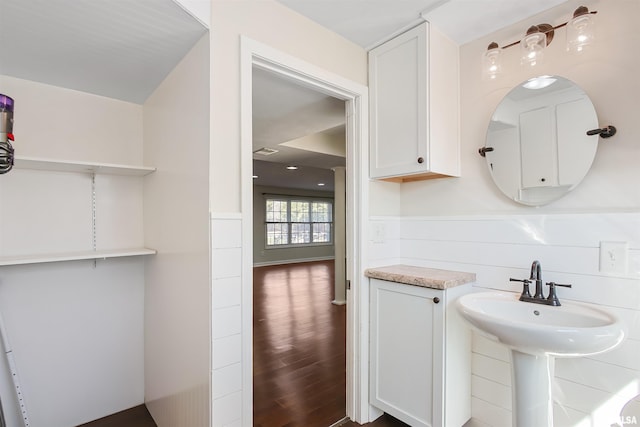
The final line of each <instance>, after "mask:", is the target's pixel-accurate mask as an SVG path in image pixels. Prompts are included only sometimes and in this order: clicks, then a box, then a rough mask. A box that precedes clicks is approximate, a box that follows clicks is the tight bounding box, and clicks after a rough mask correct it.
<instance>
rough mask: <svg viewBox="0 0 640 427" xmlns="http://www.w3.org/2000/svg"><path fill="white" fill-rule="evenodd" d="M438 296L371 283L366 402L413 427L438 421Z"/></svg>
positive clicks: (429, 291)
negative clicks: (368, 368)
mask: <svg viewBox="0 0 640 427" xmlns="http://www.w3.org/2000/svg"><path fill="white" fill-rule="evenodd" d="M443 294H444V292H443V291H438V290H434V289H428V288H421V287H417V286H409V285H403V284H399V283H392V282H386V281H382V280H377V279H372V280H371V312H370V321H371V339H370V357H371V365H370V378H371V383H370V393H369V394H370V399H371V404H372V405H374V406H376V407H377V408H379V409H382V410H383V411H385V412H387V413H389V414H391V415H393V416H394V417H396V418H398V419H400V420H402V421H404V422H406V423H408V424H410V425H412V426H414V427H415V426H421V427H430V426H434V425H438V421H437V420H440V419H442V408H441V407H434V397H435V396H434V393H435V394H436V395H438V394H439V393H440V391H439V390H440V383H441V382H442V366H443V360H442V357H441V355H442V349H443V341H442V340H443V330H444V329H443V328H444V309H443V306H444V301H443V298H444V295H443ZM434 298H438V299H439V301H440V303H435V302H434ZM435 401H436V402H438V401H441V399H439V398H438V399H435Z"/></svg>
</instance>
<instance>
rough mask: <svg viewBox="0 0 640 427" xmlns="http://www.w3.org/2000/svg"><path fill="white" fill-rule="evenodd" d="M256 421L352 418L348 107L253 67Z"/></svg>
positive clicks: (323, 422)
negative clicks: (347, 240)
mask: <svg viewBox="0 0 640 427" xmlns="http://www.w3.org/2000/svg"><path fill="white" fill-rule="evenodd" d="M252 85H253V92H252V119H253V123H252V130H253V138H252V143H253V145H252V152H253V202H254V204H253V221H254V226H253V231H254V233H253V246H254V249H253V265H254V269H253V328H254V329H253V355H254V356H253V381H254V383H253V395H254V405H253V417H254V419H253V425H254V426H258V427H270V426H274V427H279V426H283V425H305V426H309V427H315V426H317V427H327V426H329V425H332V424H334V423H336V422H337V421H339V420H342V419H343V418H344V417H345V416H346V400H347V399H346V306H345V305H344V304H345V303H346V292H345V286H344V284H345V281H346V277H345V274H344V270H345V268H344V267H345V266H346V265H347V263H348V260H347V259H346V255H345V254H346V243H345V238H344V235H345V233H344V224H345V203H344V202H345V186H344V181H345V179H344V176H345V172H346V170H345V166H346V130H345V122H346V115H345V103H344V101H342V100H339V99H337V98H334V97H331V96H329V95H327V94H324V93H321V92H318V91H316V90H313V89H311V88H308V87H305V86H301V85H299V84H297V83H296V81H294V80H292V79H286V78H282V77H281V76H279V75H278V74H276V73H273V72H271V71H268V70H263V69H260V68H256V67H254V68H253V70H252Z"/></svg>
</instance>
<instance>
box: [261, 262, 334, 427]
mask: <svg viewBox="0 0 640 427" xmlns="http://www.w3.org/2000/svg"><path fill="white" fill-rule="evenodd" d="M253 274H254V279H253V295H254V296H253V304H254V307H253V351H254V356H253V369H254V374H253V425H254V426H255V427H283V426H287V427H288V426H306V427H327V426H329V425H331V424H333V423H335V422H337V421H339V420H340V419H342V418H344V416H345V404H346V369H345V368H346V352H345V346H346V341H345V340H346V307H345V306H336V305H333V304H331V301H332V299H333V282H334V268H333V261H323V262H307V263H300V264H288V265H280V266H269V267H258V268H254V270H253Z"/></svg>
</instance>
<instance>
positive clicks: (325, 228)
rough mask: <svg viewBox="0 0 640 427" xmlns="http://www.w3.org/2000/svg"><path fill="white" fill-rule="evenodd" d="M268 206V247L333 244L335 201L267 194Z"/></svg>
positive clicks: (266, 216)
mask: <svg viewBox="0 0 640 427" xmlns="http://www.w3.org/2000/svg"><path fill="white" fill-rule="evenodd" d="M265 208H266V215H265V218H266V224H265V226H266V234H267V247H273V246H296V245H315V244H331V243H332V237H331V234H332V228H333V203H332V202H331V201H328V200H324V199H322V200H320V199H305V198H297V197H296V198H287V197H282V198H275V197H267V199H266V204H265Z"/></svg>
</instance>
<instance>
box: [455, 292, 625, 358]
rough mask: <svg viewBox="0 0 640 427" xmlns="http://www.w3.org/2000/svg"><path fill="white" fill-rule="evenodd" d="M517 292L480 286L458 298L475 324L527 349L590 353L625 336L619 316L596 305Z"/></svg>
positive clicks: (605, 348) (554, 353)
mask: <svg viewBox="0 0 640 427" xmlns="http://www.w3.org/2000/svg"><path fill="white" fill-rule="evenodd" d="M518 298H519V295H517V294H513V293H507V292H478V293H472V294H467V295H464V296H462V297H460V298H459V299H458V300H457V302H456V303H457V308H458V310H459V311H460V313H461V314H462V316H463V317H464V318H465V319H466V320H467V321H468V322H469V323H471V324H472V325H473V326H475V327H476V328H477V329H479V330H480V331H482V332H485V333H486V334H489V335H490V336H492V337H495V339H497V340H498V341H499V342H501V343H503V344H505V345H506V346H508V347H510V348H512V349H515V350H518V351H521V352H524V353H528V354H534V355H535V354H548V355H551V356H561V357H562V356H564V357H571V356H574V357H575V356H586V355H590V354H596V353H602V352H605V351H608V350H610V349H612V348H614V347H615V346H617V345H618V344H620V343H621V342H622V340H623V338H624V336H625V326H624V324H623V322H621V321H620V319H618V318H617V317H616V316H614V315H613V314H611V313H608V312H606V311H604V310H602V309H600V308H597V307H595V306H593V305H589V304H582V303H576V302H566V301H563V302H562V306H560V307H552V306H546V305H542V304H534V303H529V302H523V301H519V300H518Z"/></svg>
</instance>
